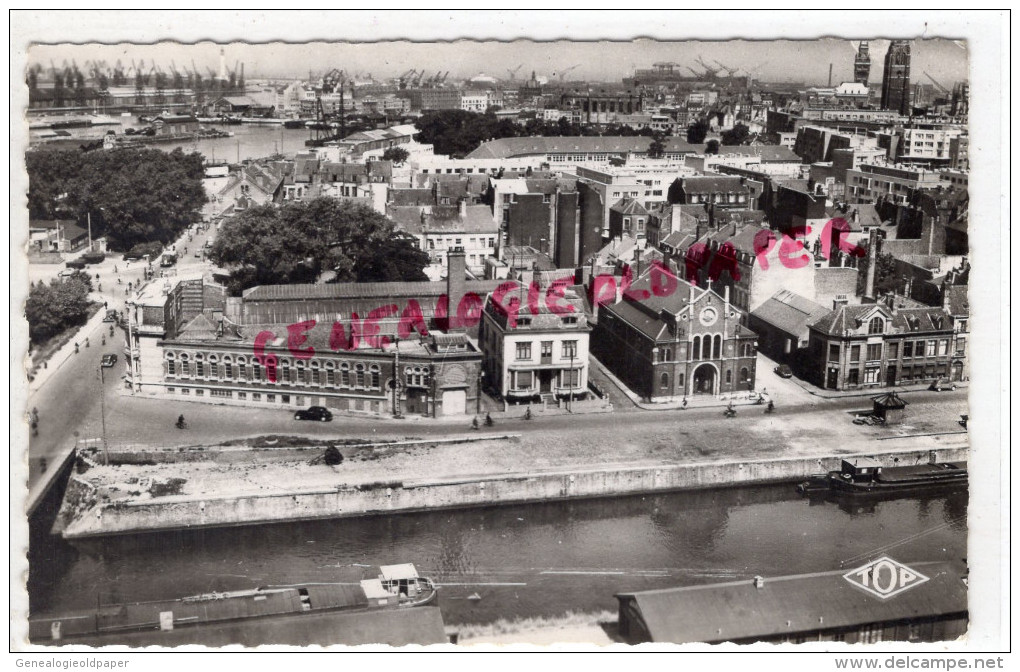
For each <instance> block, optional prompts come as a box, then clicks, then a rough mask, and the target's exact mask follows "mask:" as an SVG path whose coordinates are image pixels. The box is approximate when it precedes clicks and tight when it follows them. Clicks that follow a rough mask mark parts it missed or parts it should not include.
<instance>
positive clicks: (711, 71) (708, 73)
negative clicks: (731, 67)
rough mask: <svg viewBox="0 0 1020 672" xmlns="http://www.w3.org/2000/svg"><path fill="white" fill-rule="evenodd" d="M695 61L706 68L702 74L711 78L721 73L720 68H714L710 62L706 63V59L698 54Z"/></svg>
mask: <svg viewBox="0 0 1020 672" xmlns="http://www.w3.org/2000/svg"><path fill="white" fill-rule="evenodd" d="M694 62H695V63H697V64H698V65H700V66H701V67H703V68H704V69H705V74H704V75H702V76H703V77H708V78H710V79H715V78H716V75H718V74H719V68H713V67H712V66H711V65H709V64H708V63H705V59H703V58H702V57H701V56H698V57H697V58H695V59H694Z"/></svg>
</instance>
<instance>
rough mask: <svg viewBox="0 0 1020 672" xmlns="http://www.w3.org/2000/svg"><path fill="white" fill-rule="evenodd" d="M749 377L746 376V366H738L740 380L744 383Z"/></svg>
mask: <svg viewBox="0 0 1020 672" xmlns="http://www.w3.org/2000/svg"><path fill="white" fill-rule="evenodd" d="M748 380H750V378H748V377H747V367H746V366H742V367H740V382H742V383H746V382H747V381H748Z"/></svg>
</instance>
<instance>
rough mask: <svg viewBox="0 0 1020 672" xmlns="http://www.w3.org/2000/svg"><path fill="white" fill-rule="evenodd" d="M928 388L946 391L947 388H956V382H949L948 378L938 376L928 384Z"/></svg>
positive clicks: (935, 390)
mask: <svg viewBox="0 0 1020 672" xmlns="http://www.w3.org/2000/svg"><path fill="white" fill-rule="evenodd" d="M928 389H929V390H931V391H932V392H945V391H946V390H950V391H952V390H955V389H956V384H955V383H951V382H949V379H948V378H938V379H937V380H935V381H934V382H933V383H932V384H931V385H929V386H928Z"/></svg>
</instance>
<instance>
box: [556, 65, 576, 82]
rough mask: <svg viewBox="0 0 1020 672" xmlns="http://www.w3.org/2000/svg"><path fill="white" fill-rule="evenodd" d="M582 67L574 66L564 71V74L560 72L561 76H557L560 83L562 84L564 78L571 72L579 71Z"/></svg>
mask: <svg viewBox="0 0 1020 672" xmlns="http://www.w3.org/2000/svg"><path fill="white" fill-rule="evenodd" d="M580 67H581V64H580V63H578V64H577V65H572V66H570V67H569V68H567V69H566V70H563V71H562V72H560V73H559V75H557V76H558V77H559V78H560V81H561V82H562V81H563V78H564V77H566V76H567V75H568V74H570V73H571V72H573V71H574V70H576V69H578V68H580Z"/></svg>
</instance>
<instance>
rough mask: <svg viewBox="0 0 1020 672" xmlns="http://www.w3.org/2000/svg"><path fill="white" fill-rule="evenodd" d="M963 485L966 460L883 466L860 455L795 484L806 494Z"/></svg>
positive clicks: (893, 491) (892, 492) (897, 491)
mask: <svg viewBox="0 0 1020 672" xmlns="http://www.w3.org/2000/svg"><path fill="white" fill-rule="evenodd" d="M966 485H967V463H966V462H934V463H930V464H917V465H912V466H902V467H884V466H882V465H881V464H880V463H879V462H878V461H877V460H875V459H872V458H870V457H861V458H853V459H845V460H843V463H842V466H841V468H840V470H839V471H830V472H829V473H827V474H820V475H818V476H813V477H812V478H810V479H808V480H807V481H804V482H803V483H801V484H800V485H798V486H797V491H798V492H800V493H801V494H807V495H810V494H818V493H833V494H839V495H886V494H890V495H896V494H900V493H905V492H910V491H913V490H923V489H926V488H944V487H958V486H966Z"/></svg>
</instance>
